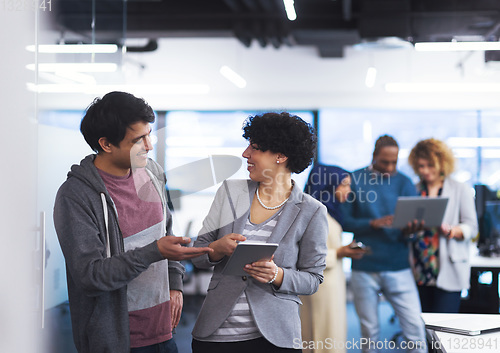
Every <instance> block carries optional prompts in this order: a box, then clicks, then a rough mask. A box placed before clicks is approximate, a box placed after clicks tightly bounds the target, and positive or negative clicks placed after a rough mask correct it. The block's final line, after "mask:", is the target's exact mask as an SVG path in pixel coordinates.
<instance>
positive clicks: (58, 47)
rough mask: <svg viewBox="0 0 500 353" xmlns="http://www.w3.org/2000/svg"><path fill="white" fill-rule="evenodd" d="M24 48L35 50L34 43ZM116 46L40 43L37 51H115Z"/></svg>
mask: <svg viewBox="0 0 500 353" xmlns="http://www.w3.org/2000/svg"><path fill="white" fill-rule="evenodd" d="M26 50H28V51H31V52H34V51H35V50H37V47H36V46H35V45H28V46H27V47H26ZM117 51H118V46H117V45H116V44H40V45H38V52H39V53H60V54H69V53H83V54H84V53H92V54H94V53H95V54H101V53H116V52H117Z"/></svg>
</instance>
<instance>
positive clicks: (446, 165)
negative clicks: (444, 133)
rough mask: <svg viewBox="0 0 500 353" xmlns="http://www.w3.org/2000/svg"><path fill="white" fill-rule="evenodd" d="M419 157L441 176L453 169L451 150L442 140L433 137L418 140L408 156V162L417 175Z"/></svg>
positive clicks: (453, 162)
mask: <svg viewBox="0 0 500 353" xmlns="http://www.w3.org/2000/svg"><path fill="white" fill-rule="evenodd" d="M419 159H425V160H427V161H428V162H429V163H430V164H431V165H432V166H434V167H436V169H437V170H439V172H440V174H441V175H442V176H443V177H447V176H448V175H450V174H451V173H453V171H454V170H455V157H454V156H453V152H452V151H451V149H450V148H449V147H448V146H447V145H446V144H445V143H444V142H443V141H440V140H437V139H434V138H430V139H426V140H422V141H419V142H418V143H417V144H416V145H415V147H413V148H412V150H411V152H410V155H409V156H408V162H409V163H410V165H411V166H412V168H413V170H414V171H415V174H417V175H418V160H419Z"/></svg>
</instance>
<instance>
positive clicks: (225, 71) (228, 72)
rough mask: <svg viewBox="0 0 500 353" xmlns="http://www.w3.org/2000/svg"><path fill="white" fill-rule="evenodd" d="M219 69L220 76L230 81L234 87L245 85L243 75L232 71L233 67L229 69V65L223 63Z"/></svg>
mask: <svg viewBox="0 0 500 353" xmlns="http://www.w3.org/2000/svg"><path fill="white" fill-rule="evenodd" d="M219 71H220V73H221V75H222V76H224V77H225V78H227V79H228V80H229V81H231V82H232V83H233V84H234V85H235V86H236V87H238V88H245V87H246V85H247V81H246V80H245V79H244V78H243V77H241V76H240V75H238V74H237V73H236V72H234V71H233V69H231V68H230V67H228V66H225V65H224V66H222V67H221V68H220V70H219Z"/></svg>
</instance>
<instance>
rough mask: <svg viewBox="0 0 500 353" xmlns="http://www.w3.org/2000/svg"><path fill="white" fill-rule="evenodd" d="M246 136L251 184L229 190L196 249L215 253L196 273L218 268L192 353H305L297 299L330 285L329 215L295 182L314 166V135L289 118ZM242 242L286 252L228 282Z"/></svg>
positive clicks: (272, 118)
mask: <svg viewBox="0 0 500 353" xmlns="http://www.w3.org/2000/svg"><path fill="white" fill-rule="evenodd" d="M243 130H244V134H243V137H244V138H245V139H247V140H248V141H249V143H250V145H249V146H248V147H247V149H246V150H245V151H244V152H243V157H244V158H246V159H247V169H248V171H249V173H250V180H226V181H225V182H224V183H223V185H222V186H221V187H220V188H219V190H218V191H217V194H216V196H215V199H214V202H213V204H212V206H211V208H210V211H209V214H208V215H207V217H206V218H205V220H204V221H203V228H202V229H201V231H200V233H199V236H198V239H197V240H196V241H195V242H194V246H200V247H203V246H209V247H211V248H212V249H213V250H214V251H213V253H211V255H210V256H200V257H198V258H195V259H194V260H193V263H194V265H195V266H197V267H199V268H210V267H212V266H215V267H214V273H213V276H212V279H211V281H210V283H209V286H208V292H207V296H206V298H205V302H204V304H203V307H202V309H201V311H200V314H199V316H198V319H197V321H196V324H195V326H194V329H193V343H192V347H193V352H194V353H210V352H217V353H224V352H228V353H229V352H230V353H233V352H238V353H244V352H248V353H255V352H289V351H290V352H292V351H293V352H296V351H301V348H302V341H301V332H300V318H299V304H300V299H299V297H298V295H310V294H313V293H314V292H316V290H317V289H318V286H319V284H320V283H321V282H322V281H323V270H324V268H325V257H326V237H327V221H326V214H327V212H326V207H325V206H323V205H322V204H321V203H320V202H319V201H317V200H315V199H313V198H312V197H311V196H309V195H307V194H304V193H303V192H302V191H301V190H300V189H299V188H298V187H297V185H295V184H294V182H293V180H292V178H291V174H292V173H300V172H302V171H303V170H304V169H305V168H307V166H308V165H309V164H310V163H311V161H312V159H313V157H314V152H315V149H316V139H315V135H314V133H313V131H312V128H311V126H310V125H309V124H307V123H305V122H304V121H303V120H302V119H300V118H299V117H297V116H292V115H290V114H288V113H281V114H277V113H266V114H263V115H257V116H254V117H250V118H248V119H247V121H246V123H245V125H244V127H243ZM241 241H251V242H269V243H278V244H279V246H278V249H277V250H276V252H275V254H274V258H273V259H272V260H270V261H258V262H254V263H252V264H248V265H246V266H245V271H246V272H247V273H248V276H242V277H239V276H229V275H224V274H222V269H223V268H224V265H225V264H226V262H227V259H228V258H229V256H230V255H231V254H232V253H233V251H234V249H235V247H236V245H237V244H238V242H241Z"/></svg>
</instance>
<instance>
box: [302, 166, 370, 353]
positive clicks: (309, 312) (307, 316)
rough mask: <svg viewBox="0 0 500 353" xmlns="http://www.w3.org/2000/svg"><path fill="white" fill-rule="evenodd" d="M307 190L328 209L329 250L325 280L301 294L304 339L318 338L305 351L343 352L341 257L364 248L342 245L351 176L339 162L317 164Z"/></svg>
mask: <svg viewBox="0 0 500 353" xmlns="http://www.w3.org/2000/svg"><path fill="white" fill-rule="evenodd" d="M305 192H307V193H308V194H310V195H311V196H312V197H314V198H315V199H317V200H319V201H321V202H322V203H323V204H324V205H325V206H326V208H327V210H328V215H327V219H328V239H327V246H328V253H327V256H326V269H325V271H324V277H325V279H324V281H323V283H322V284H321V286H320V287H319V289H318V291H317V292H316V293H314V294H313V295H311V296H304V297H302V298H301V299H302V302H303V306H302V307H301V309H300V318H301V320H302V339H303V340H304V341H305V342H317V344H315V349H314V350H309V349H305V350H304V352H316V353H319V352H321V353H327V352H336V353H343V352H345V351H346V349H345V342H346V338H347V318H346V288H345V275H344V270H343V268H342V258H344V257H352V258H355V259H360V258H361V257H363V255H364V253H365V250H361V249H353V248H351V245H352V244H354V241H353V242H352V243H351V244H349V245H345V246H342V213H341V210H340V203H342V202H345V201H346V200H347V199H348V196H349V193H350V192H351V177H350V175H349V173H348V172H347V171H345V170H344V169H342V168H339V167H336V166H326V165H319V164H318V165H316V166H314V167H313V168H312V169H311V172H310V173H309V179H308V181H307V184H306V187H305Z"/></svg>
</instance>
